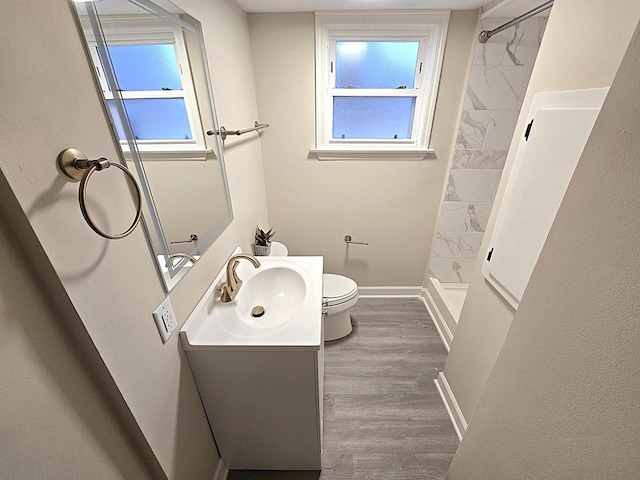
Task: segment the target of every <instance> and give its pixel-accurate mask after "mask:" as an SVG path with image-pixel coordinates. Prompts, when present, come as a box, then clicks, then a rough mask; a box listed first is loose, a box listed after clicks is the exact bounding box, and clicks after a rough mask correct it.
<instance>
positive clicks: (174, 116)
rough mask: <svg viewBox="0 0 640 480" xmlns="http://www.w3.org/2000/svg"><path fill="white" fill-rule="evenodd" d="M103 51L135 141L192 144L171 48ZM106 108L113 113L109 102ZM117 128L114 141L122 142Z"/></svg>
mask: <svg viewBox="0 0 640 480" xmlns="http://www.w3.org/2000/svg"><path fill="white" fill-rule="evenodd" d="M107 48H108V50H109V55H110V57H111V62H112V64H113V69H114V71H115V73H116V77H117V78H118V86H119V87H120V91H121V94H122V97H123V99H124V103H125V107H126V109H127V113H128V114H129V119H130V121H131V127H132V129H133V133H134V135H135V138H136V140H192V139H193V134H192V132H191V126H190V124H189V115H188V113H187V107H186V102H185V98H184V97H185V91H184V89H183V88H182V79H181V75H180V65H179V64H178V58H177V55H176V50H175V47H174V45H173V44H172V43H164V44H146V45H145V44H142V45H141V44H125V45H111V46H108V47H107ZM107 93H108V92H105V95H106V94H107ZM109 106H110V108H111V109H115V105H114V104H113V101H109ZM115 116H116V115H115V111H114V117H115ZM119 127H120V128H119V129H118V137H119V138H120V140H126V137H125V134H124V130H123V129H122V126H121V125H120V126H119Z"/></svg>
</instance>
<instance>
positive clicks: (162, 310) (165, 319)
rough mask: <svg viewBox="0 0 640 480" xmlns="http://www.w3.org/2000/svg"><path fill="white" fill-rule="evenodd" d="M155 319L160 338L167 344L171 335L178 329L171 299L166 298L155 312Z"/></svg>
mask: <svg viewBox="0 0 640 480" xmlns="http://www.w3.org/2000/svg"><path fill="white" fill-rule="evenodd" d="M153 319H154V320H155V321H156V325H157V327H158V331H159V332H160V337H162V343H167V340H169V337H171V334H172V333H173V332H174V331H175V330H176V328H177V327H178V322H177V321H176V315H175V313H173V307H172V306H171V299H170V298H169V297H167V298H165V299H164V301H163V302H162V303H161V304H160V306H159V307H158V308H156V309H155V311H154V312H153Z"/></svg>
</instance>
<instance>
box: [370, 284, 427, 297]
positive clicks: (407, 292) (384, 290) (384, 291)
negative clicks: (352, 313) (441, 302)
mask: <svg viewBox="0 0 640 480" xmlns="http://www.w3.org/2000/svg"><path fill="white" fill-rule="evenodd" d="M421 290H422V287H420V286H415V287H414V286H408V287H396V286H393V287H392V286H389V287H384V286H383V287H358V294H359V295H360V296H361V297H418V296H420V291H421Z"/></svg>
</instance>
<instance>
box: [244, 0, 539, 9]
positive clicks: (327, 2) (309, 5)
mask: <svg viewBox="0 0 640 480" xmlns="http://www.w3.org/2000/svg"><path fill="white" fill-rule="evenodd" d="M535 1H539V2H542V1H543V0H535ZM236 2H238V4H239V5H240V6H241V7H242V9H243V10H244V11H246V12H315V11H323V10H324V11H326V10H406V9H429V10H434V9H446V10H469V9H474V8H478V7H481V6H483V5H485V4H487V3H495V2H492V0H236Z"/></svg>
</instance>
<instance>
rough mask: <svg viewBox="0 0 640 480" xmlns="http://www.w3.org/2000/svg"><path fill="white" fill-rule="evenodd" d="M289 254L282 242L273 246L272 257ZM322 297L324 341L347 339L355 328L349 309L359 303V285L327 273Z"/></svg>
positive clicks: (323, 282)
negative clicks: (324, 314)
mask: <svg viewBox="0 0 640 480" xmlns="http://www.w3.org/2000/svg"><path fill="white" fill-rule="evenodd" d="M288 254H289V251H288V250H287V247H286V245H284V244H282V243H280V242H273V243H272V244H271V254H270V255H271V256H274V257H277V256H280V257H286V256H287V255H288ZM322 297H323V298H322V309H323V310H326V312H327V315H326V316H325V319H324V341H325V342H328V341H330V340H338V339H339V338H342V337H346V336H347V335H349V334H350V333H351V330H352V328H353V327H352V326H351V315H350V314H349V309H350V308H351V307H353V306H354V305H355V304H356V303H357V301H358V285H357V284H356V282H354V281H353V280H351V279H350V278H348V277H345V276H343V275H335V274H333V273H325V274H324V275H323V276H322Z"/></svg>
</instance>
